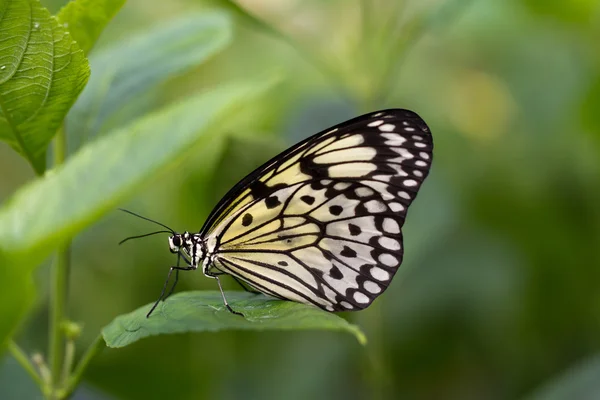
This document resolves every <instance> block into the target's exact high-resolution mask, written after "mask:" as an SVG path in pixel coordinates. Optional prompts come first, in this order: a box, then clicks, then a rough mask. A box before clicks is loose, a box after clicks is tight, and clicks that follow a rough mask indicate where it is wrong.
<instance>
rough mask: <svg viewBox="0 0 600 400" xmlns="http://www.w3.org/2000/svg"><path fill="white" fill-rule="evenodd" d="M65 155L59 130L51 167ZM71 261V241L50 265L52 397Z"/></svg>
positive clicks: (61, 347) (56, 381) (61, 354)
mask: <svg viewBox="0 0 600 400" xmlns="http://www.w3.org/2000/svg"><path fill="white" fill-rule="evenodd" d="M66 154H67V138H66V134H65V131H64V129H59V131H58V133H57V135H56V137H55V139H54V167H55V168H56V167H58V166H60V165H62V164H63V163H64V161H65V158H66ZM70 262H71V242H70V241H67V242H65V243H63V244H62V245H61V246H60V247H59V248H58V251H57V253H56V260H55V262H54V265H53V266H52V277H51V289H50V296H51V299H50V309H51V310H50V338H49V344H48V361H49V364H50V372H51V374H52V387H53V389H54V390H53V392H54V393H53V396H55V392H56V389H57V388H58V386H59V385H60V378H61V368H62V364H63V357H64V352H63V350H64V332H63V329H62V323H63V321H65V319H66V318H65V310H66V306H67V293H68V282H69V269H70Z"/></svg>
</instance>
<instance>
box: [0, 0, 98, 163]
mask: <svg viewBox="0 0 600 400" xmlns="http://www.w3.org/2000/svg"><path fill="white" fill-rule="evenodd" d="M0 38H1V40H0V140H4V141H6V142H8V144H9V145H10V146H11V147H12V148H14V149H15V150H16V151H18V152H19V153H20V154H21V155H23V156H24V157H25V158H26V159H27V160H28V161H29V162H30V163H31V165H32V166H33V168H34V169H35V171H36V172H37V173H38V174H42V173H43V172H44V170H45V166H46V165H45V164H46V149H47V147H48V144H49V143H50V140H51V139H52V137H53V136H54V134H55V133H56V131H57V129H58V127H59V126H60V125H61V124H62V121H63V119H64V117H65V115H66V114H67V111H68V110H69V108H70V107H71V105H72V104H73V102H74V101H75V99H76V98H77V96H78V95H79V92H81V90H82V89H83V87H84V85H85V83H86V82H87V79H88V76H89V74H90V70H89V65H88V63H87V60H86V59H85V56H84V54H83V52H82V51H81V49H80V48H79V47H78V46H77V43H75V42H74V41H73V38H72V37H71V36H70V35H69V33H68V32H67V31H66V30H65V29H64V27H63V26H61V25H59V24H58V22H57V20H56V19H55V18H53V17H51V16H50V13H49V12H48V10H46V9H45V8H43V7H42V6H41V5H40V3H39V2H38V1H35V0H0Z"/></svg>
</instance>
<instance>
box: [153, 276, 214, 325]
mask: <svg viewBox="0 0 600 400" xmlns="http://www.w3.org/2000/svg"><path fill="white" fill-rule="evenodd" d="M193 269H196V268H194V267H192V266H189V265H188V266H187V267H177V266H176V267H171V269H169V274H168V275H167V280H166V281H165V284H164V285H163V288H162V291H161V292H160V296H159V297H158V300H156V302H155V303H154V305H153V306H152V308H151V309H150V311H148V314H146V318H149V317H150V315H151V314H152V312H153V311H154V309H155V308H156V306H158V303H160V301H161V300H162V299H163V298H164V295H165V291H166V290H167V285H168V284H169V279H171V274H172V273H173V271H177V272H179V271H190V270H193ZM220 286H221V285H220V284H219V287H220ZM222 293H223V291H221V294H222Z"/></svg>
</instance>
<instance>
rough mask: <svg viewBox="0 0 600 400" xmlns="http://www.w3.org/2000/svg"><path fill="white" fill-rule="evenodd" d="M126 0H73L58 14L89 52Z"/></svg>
mask: <svg viewBox="0 0 600 400" xmlns="http://www.w3.org/2000/svg"><path fill="white" fill-rule="evenodd" d="M125 1H126V0H73V1H71V2H69V3H68V4H67V5H66V6H64V7H63V8H62V9H61V10H60V11H59V13H58V14H57V15H56V18H58V21H59V22H60V23H61V24H62V25H63V26H64V27H65V28H67V29H68V30H69V32H70V33H71V36H73V38H74V39H75V40H76V41H77V43H78V44H79V47H80V48H81V49H82V50H83V51H84V52H85V53H86V54H87V53H89V52H90V50H91V49H92V47H93V46H94V44H95V43H96V40H98V37H99V36H100V34H101V33H102V30H104V27H105V26H106V24H108V23H109V22H110V20H111V19H112V18H113V17H114V16H115V14H116V13H117V12H118V11H119V10H120V9H121V7H122V6H123V4H125Z"/></svg>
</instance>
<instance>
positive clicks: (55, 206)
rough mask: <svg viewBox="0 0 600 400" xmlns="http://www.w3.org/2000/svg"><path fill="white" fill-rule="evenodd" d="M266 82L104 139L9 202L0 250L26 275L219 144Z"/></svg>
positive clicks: (215, 95) (1, 220)
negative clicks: (198, 151)
mask: <svg viewBox="0 0 600 400" xmlns="http://www.w3.org/2000/svg"><path fill="white" fill-rule="evenodd" d="M268 84H269V83H261V84H260V85H256V84H232V85H224V86H222V87H219V88H217V89H214V90H211V91H207V92H206V93H203V94H201V95H197V96H195V97H192V98H190V99H188V100H187V101H185V102H183V103H181V104H178V105H175V106H172V107H169V108H167V109H166V110H163V111H160V112H157V113H154V114H151V115H149V116H148V117H145V118H143V119H141V120H139V121H138V122H136V123H134V124H132V125H131V126H129V127H126V128H123V129H119V130H117V131H115V132H113V133H112V134H110V135H107V136H103V137H102V138H100V139H99V140H97V141H95V142H94V143H93V144H90V145H88V146H86V147H85V148H83V149H82V150H81V151H80V152H78V153H77V154H76V155H75V156H73V157H72V158H71V159H70V161H69V162H68V163H66V164H65V165H64V167H62V168H59V169H58V170H56V171H52V172H53V173H51V174H47V176H45V177H44V178H43V179H40V180H37V181H35V182H33V183H31V184H29V185H27V186H25V187H24V188H22V189H21V190H19V191H18V192H17V193H16V194H15V196H13V197H12V198H11V199H10V200H9V201H8V202H6V204H5V205H4V207H2V208H1V209H0V251H4V252H5V253H6V254H8V255H9V256H10V258H11V259H12V260H13V261H12V262H13V263H14V265H13V268H19V270H20V271H23V272H25V271H28V270H30V269H31V268H32V266H35V265H37V264H38V263H39V262H40V261H41V260H43V259H44V258H45V257H47V256H48V255H49V254H50V252H51V251H52V250H53V249H54V248H55V247H56V246H57V245H58V244H59V243H60V242H61V241H62V240H65V239H67V238H69V237H71V236H73V235H75V234H76V233H77V232H79V231H80V230H82V229H83V228H85V227H86V226H88V225H90V224H91V223H93V222H94V221H96V220H97V219H98V218H100V217H101V216H102V215H103V214H104V213H106V212H108V211H110V210H114V209H115V207H116V206H117V205H118V204H119V202H121V201H122V200H123V199H125V198H126V197H127V195H129V194H131V193H133V192H134V191H135V190H136V189H137V188H138V187H139V185H140V184H142V183H144V182H148V181H150V180H152V178H154V177H155V176H156V174H158V173H161V172H163V171H165V169H166V168H167V167H168V166H170V165H173V164H175V163H176V162H177V161H179V160H181V159H182V158H183V157H184V156H185V155H187V154H189V153H190V152H191V151H194V149H195V146H199V145H202V144H205V143H208V142H209V141H211V140H220V139H222V137H221V135H220V129H221V128H223V126H224V125H225V124H226V122H227V121H229V120H231V119H232V118H231V115H232V112H233V110H235V109H236V108H237V107H243V106H244V104H246V103H247V102H250V101H252V99H253V98H255V97H256V96H257V95H258V94H259V93H261V92H262V91H263V90H264V89H265V88H266V87H267V85H268Z"/></svg>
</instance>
